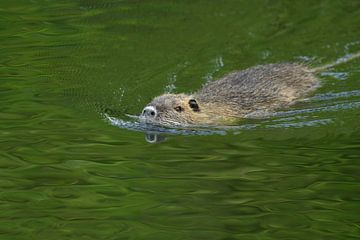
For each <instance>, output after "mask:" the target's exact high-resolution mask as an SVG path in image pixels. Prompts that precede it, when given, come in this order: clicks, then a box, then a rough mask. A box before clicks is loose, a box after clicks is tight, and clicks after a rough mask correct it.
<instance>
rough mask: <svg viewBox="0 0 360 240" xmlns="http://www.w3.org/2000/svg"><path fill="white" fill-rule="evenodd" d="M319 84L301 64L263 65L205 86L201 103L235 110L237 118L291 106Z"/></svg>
mask: <svg viewBox="0 0 360 240" xmlns="http://www.w3.org/2000/svg"><path fill="white" fill-rule="evenodd" d="M318 85H319V82H318V80H317V79H316V77H315V76H314V74H313V71H311V69H309V68H307V67H306V66H304V65H301V64H297V63H280V64H268V65H259V66H255V67H251V68H248V69H246V70H243V71H239V72H233V73H230V74H228V75H226V76H225V77H223V78H221V79H219V80H217V81H212V82H209V83H207V84H206V85H204V86H203V87H202V88H201V89H200V90H199V91H197V92H196V93H195V94H194V96H195V97H196V98H197V99H198V100H199V102H200V103H213V104H215V105H218V106H219V107H221V106H222V107H226V106H228V107H231V108H232V109H234V110H236V111H237V112H236V114H235V115H236V116H244V115H246V114H248V113H250V112H254V111H258V110H260V111H262V110H266V111H271V110H273V109H275V108H278V107H283V106H286V105H289V104H290V103H291V102H293V101H294V100H295V99H298V98H301V97H303V96H304V95H305V94H306V93H308V92H309V91H311V90H312V89H315V88H316V87H317V86H318Z"/></svg>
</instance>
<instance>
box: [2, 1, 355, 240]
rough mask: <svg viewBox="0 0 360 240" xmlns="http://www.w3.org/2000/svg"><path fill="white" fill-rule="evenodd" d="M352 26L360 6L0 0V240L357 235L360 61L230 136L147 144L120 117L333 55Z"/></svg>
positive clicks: (181, 136)
mask: <svg viewBox="0 0 360 240" xmlns="http://www.w3.org/2000/svg"><path fill="white" fill-rule="evenodd" d="M359 26H360V2H359V1H358V0H348V1H341V0H327V1H325V0H323V1H310V0H305V1H285V0H283V1H279V0H278V1H276V0H274V1H267V0H256V1H245V0H239V1H234V0H225V1H209V0H206V1H205V0H202V1H201V0H195V1H186V0H183V1H180V0H179V1H167V0H154V1H147V0H146V1H145V0H123V1H120V0H119V1H116V0H112V1H111V0H99V1H96V0H79V1H70V0H61V1H48V0H32V1H31V0H2V1H1V3H0V29H1V31H0V45H1V48H0V104H1V107H0V136H1V137H0V141H1V145H0V146H1V147H0V239H76V240H80V239H154V240H160V239H181V240H183V239H196V240H198V239H199V240H201V239H211V240H218V239H219V240H220V239H223V240H225V239H226V240H230V239H359V238H360V124H359V120H360V119H359V117H360V60H359V59H357V60H353V61H351V62H348V63H345V64H341V65H339V66H337V67H335V68H331V69H329V70H327V71H325V72H323V73H321V74H319V75H318V77H319V78H320V79H321V81H322V87H321V88H319V89H318V90H317V91H316V92H315V93H313V94H312V95H310V96H309V99H307V100H305V101H302V102H300V103H298V104H296V105H295V106H293V107H291V108H290V109H283V110H281V114H279V115H277V116H274V117H271V118H267V119H263V120H246V121H244V122H241V123H239V126H237V127H233V128H231V129H224V128H221V129H201V130H196V131H192V130H181V129H180V130H167V132H166V133H165V134H160V135H157V134H156V133H154V134H153V133H151V134H153V136H150V139H149V133H145V132H144V131H143V129H142V128H140V127H138V125H136V122H134V120H133V119H131V118H129V117H127V115H126V114H132V115H136V114H138V113H140V112H141V110H142V108H143V106H144V105H146V103H148V102H149V101H150V100H151V99H152V98H153V97H154V96H156V95H159V94H161V93H164V92H168V91H170V92H192V91H195V90H196V89H198V88H199V87H201V86H202V85H203V84H204V83H206V82H207V81H211V80H213V79H216V78H218V77H221V76H223V75H224V74H226V73H229V72H231V71H234V70H239V69H244V68H247V67H250V66H254V65H258V64H265V63H274V62H286V61H300V62H305V63H306V64H309V65H311V66H320V65H322V64H325V63H329V62H332V61H335V60H336V59H339V58H340V57H343V56H345V55H346V54H349V53H354V52H358V51H360V27H359ZM105 113H106V114H108V115H111V117H113V118H114V119H116V121H115V122H114V121H113V122H110V121H109V120H107V119H106V118H105ZM145 136H146V140H147V141H146V140H145ZM155 138H156V139H162V141H159V142H158V143H156V144H151V143H149V142H148V141H149V140H150V141H151V140H152V139H155Z"/></svg>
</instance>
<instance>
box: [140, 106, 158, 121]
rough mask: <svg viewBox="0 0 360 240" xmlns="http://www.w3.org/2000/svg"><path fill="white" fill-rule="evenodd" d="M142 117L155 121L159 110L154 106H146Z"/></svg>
mask: <svg viewBox="0 0 360 240" xmlns="http://www.w3.org/2000/svg"><path fill="white" fill-rule="evenodd" d="M141 116H142V117H144V118H147V119H154V118H156V116H157V110H156V108H154V107H153V106H146V107H145V108H144V109H143V111H142V114H141Z"/></svg>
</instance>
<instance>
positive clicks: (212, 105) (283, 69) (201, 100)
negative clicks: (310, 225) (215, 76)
mask: <svg viewBox="0 0 360 240" xmlns="http://www.w3.org/2000/svg"><path fill="white" fill-rule="evenodd" d="M359 56H360V53H356V54H353V55H347V56H345V57H343V58H340V59H338V60H337V61H336V62H334V63H331V64H328V65H325V66H322V67H318V68H309V67H308V66H305V65H303V64H299V63H279V64H268V65H259V66H255V67H251V68H248V69H246V70H243V71H238V72H233V73H230V74H228V75H226V76H224V77H223V78H221V79H219V80H217V81H212V82H209V83H207V84H205V85H204V86H203V87H202V88H201V89H200V90H198V91H197V92H195V93H193V94H184V93H180V94H163V95H161V96H158V97H156V98H154V99H153V100H152V101H151V102H150V103H149V104H148V105H147V106H146V107H145V108H144V109H143V112H142V114H141V115H140V120H141V121H142V122H146V123H152V124H159V125H168V126H174V125H181V126H187V125H219V124H227V123H231V122H235V121H236V120H238V119H240V118H256V117H262V116H266V113H270V112H273V111H274V110H276V109H279V108H283V107H287V106H289V105H291V104H293V103H294V102H295V101H296V100H298V99H301V98H303V97H304V96H305V95H306V94H307V93H309V92H311V91H312V90H314V89H316V88H317V87H318V86H319V85H320V82H319V80H318V79H317V78H316V76H315V74H316V73H318V72H320V71H322V70H325V69H327V68H330V67H333V66H335V65H338V64H340V63H344V62H347V61H349V60H351V59H354V58H355V57H359Z"/></svg>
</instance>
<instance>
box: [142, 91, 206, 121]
mask: <svg viewBox="0 0 360 240" xmlns="http://www.w3.org/2000/svg"><path fill="white" fill-rule="evenodd" d="M201 112H202V110H201V107H200V106H199V104H198V102H197V100H196V99H195V98H194V97H193V96H191V95H186V94H164V95H161V96H159V97H156V98H154V99H153V100H152V101H151V102H150V103H149V104H148V105H146V107H145V108H144V109H143V111H142V113H141V115H140V120H141V121H142V122H146V123H152V124H160V125H170V126H174V125H188V124H194V123H198V122H199V119H200V118H201V115H202V113H201Z"/></svg>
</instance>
